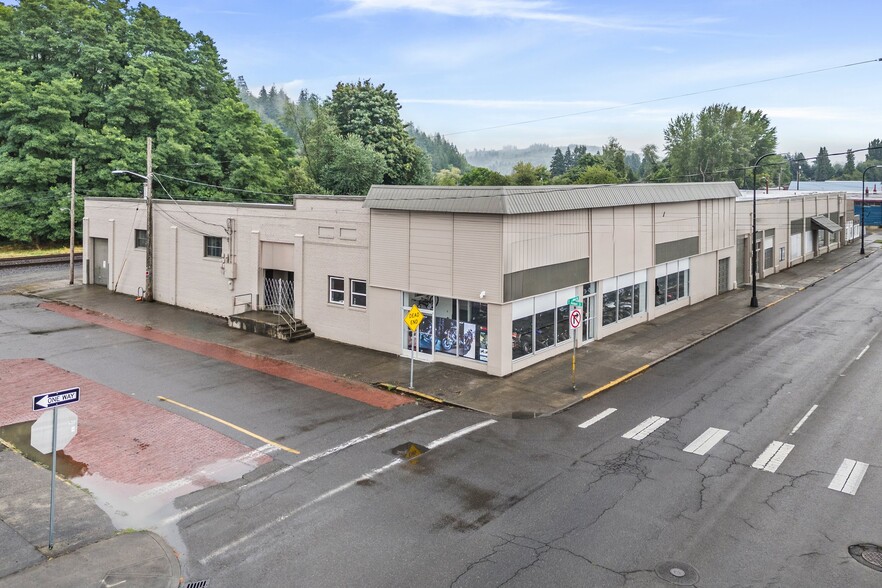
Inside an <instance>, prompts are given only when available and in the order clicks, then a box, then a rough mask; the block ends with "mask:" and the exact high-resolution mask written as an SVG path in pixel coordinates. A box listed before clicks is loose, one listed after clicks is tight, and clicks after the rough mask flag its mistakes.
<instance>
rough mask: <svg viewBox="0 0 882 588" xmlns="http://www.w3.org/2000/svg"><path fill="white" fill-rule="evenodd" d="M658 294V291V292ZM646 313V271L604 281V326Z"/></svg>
mask: <svg viewBox="0 0 882 588" xmlns="http://www.w3.org/2000/svg"><path fill="white" fill-rule="evenodd" d="M656 293H658V290H657V291H656ZM645 311H646V270H641V271H639V272H634V273H633V274H624V275H621V276H618V277H617V278H609V279H607V280H604V281H603V315H602V316H603V318H602V320H603V324H604V325H609V324H612V323H614V322H617V321H620V320H622V319H626V318H628V317H631V316H634V315H635V314H640V313H641V312H645Z"/></svg>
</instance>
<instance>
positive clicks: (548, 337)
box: [536, 308, 554, 350]
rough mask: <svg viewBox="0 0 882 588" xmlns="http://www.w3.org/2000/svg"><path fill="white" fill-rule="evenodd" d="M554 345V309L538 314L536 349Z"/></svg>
mask: <svg viewBox="0 0 882 588" xmlns="http://www.w3.org/2000/svg"><path fill="white" fill-rule="evenodd" d="M552 345H554V309H553V308H552V309H551V310H543V311H542V312H540V313H537V314H536V349H537V350H539V349H545V348H546V347H551V346H552Z"/></svg>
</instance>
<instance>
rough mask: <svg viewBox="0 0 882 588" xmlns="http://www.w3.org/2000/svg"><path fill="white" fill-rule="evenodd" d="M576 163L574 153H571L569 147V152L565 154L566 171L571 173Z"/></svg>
mask: <svg viewBox="0 0 882 588" xmlns="http://www.w3.org/2000/svg"><path fill="white" fill-rule="evenodd" d="M575 163H576V161H575V159H573V152H572V151H570V148H569V147H567V152H566V153H565V154H564V168H565V170H564V171H570V169H571V168H572V167H573V165H575Z"/></svg>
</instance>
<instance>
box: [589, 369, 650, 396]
mask: <svg viewBox="0 0 882 588" xmlns="http://www.w3.org/2000/svg"><path fill="white" fill-rule="evenodd" d="M648 369H649V364H646V365H644V366H641V367H639V368H637V369H636V370H634V371H633V372H631V373H628V374H625V375H624V376H622V377H621V378H618V379H617V380H613V381H612V382H610V383H608V384H605V385H603V386H601V387H600V388H596V389H594V390H592V391H591V392H588V393H587V394H585V395H584V396H582V400H588V399H589V398H591V397H592V396H596V395H597V394H600V393H601V392H603V391H604V390H609V389H610V388H612V387H613V386H617V385H619V384H621V383H622V382H624V381H625V380H630V379H631V378H633V377H634V376H636V375H638V374H640V373H642V372H645V371H646V370H648Z"/></svg>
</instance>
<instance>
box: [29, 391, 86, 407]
mask: <svg viewBox="0 0 882 588" xmlns="http://www.w3.org/2000/svg"><path fill="white" fill-rule="evenodd" d="M79 401H80V389H79V388H68V389H67V390H59V391H58V392H49V393H48V394H38V395H37V396H34V410H45V409H47V408H54V407H56V406H61V405H63V404H73V403H74V402H79Z"/></svg>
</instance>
